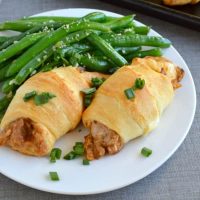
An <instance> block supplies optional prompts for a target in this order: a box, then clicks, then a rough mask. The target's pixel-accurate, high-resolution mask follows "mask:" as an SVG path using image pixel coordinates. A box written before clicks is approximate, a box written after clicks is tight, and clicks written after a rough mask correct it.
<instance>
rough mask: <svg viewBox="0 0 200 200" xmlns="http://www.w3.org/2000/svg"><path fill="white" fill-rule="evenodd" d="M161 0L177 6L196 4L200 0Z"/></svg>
mask: <svg viewBox="0 0 200 200" xmlns="http://www.w3.org/2000/svg"><path fill="white" fill-rule="evenodd" d="M163 2H164V4H166V5H168V6H177V5H185V4H196V3H198V2H200V0H163Z"/></svg>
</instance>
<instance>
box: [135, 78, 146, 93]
mask: <svg viewBox="0 0 200 200" xmlns="http://www.w3.org/2000/svg"><path fill="white" fill-rule="evenodd" d="M144 85H145V80H144V79H141V78H137V79H136V80H135V85H134V86H133V87H134V88H135V89H140V90H141V89H142V88H143V87H144Z"/></svg>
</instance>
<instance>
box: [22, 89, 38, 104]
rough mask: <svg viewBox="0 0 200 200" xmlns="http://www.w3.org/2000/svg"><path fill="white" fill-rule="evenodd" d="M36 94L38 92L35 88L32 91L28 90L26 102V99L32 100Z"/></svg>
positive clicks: (25, 98)
mask: <svg viewBox="0 0 200 200" xmlns="http://www.w3.org/2000/svg"><path fill="white" fill-rule="evenodd" d="M36 94H37V92H36V91H35V90H34V91H32V92H28V93H26V94H25V95H24V97H23V99H24V101H25V102H26V101H28V100H30V99H31V98H32V97H34V96H35V95H36Z"/></svg>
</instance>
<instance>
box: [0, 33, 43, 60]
mask: <svg viewBox="0 0 200 200" xmlns="http://www.w3.org/2000/svg"><path fill="white" fill-rule="evenodd" d="M44 35H45V33H33V34H31V35H27V36H25V37H24V38H22V39H21V40H20V41H17V42H16V43H13V44H12V45H11V46H9V47H8V48H7V49H4V50H2V51H1V52H0V63H2V62H4V61H6V60H8V59H9V58H11V57H12V56H14V55H15V54H17V53H18V52H20V51H22V50H23V49H25V48H27V47H29V46H30V45H32V44H34V43H35V42H36V41H37V40H39V39H40V38H42V37H43V36H44Z"/></svg>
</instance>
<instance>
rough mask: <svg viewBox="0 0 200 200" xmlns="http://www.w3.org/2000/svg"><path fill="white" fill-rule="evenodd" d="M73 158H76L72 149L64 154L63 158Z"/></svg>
mask: <svg viewBox="0 0 200 200" xmlns="http://www.w3.org/2000/svg"><path fill="white" fill-rule="evenodd" d="M75 158H76V154H75V152H74V151H71V152H69V153H68V154H67V155H65V156H64V159H65V160H73V159H75Z"/></svg>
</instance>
